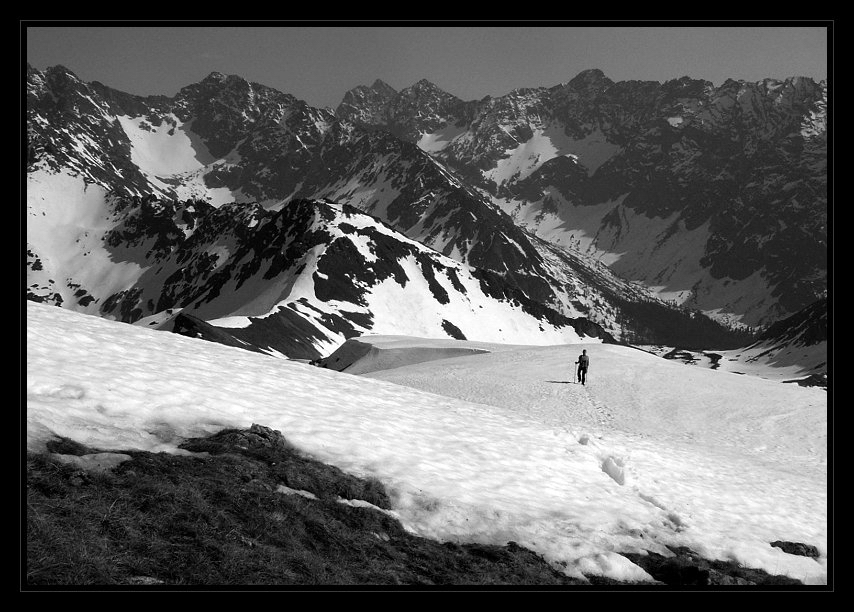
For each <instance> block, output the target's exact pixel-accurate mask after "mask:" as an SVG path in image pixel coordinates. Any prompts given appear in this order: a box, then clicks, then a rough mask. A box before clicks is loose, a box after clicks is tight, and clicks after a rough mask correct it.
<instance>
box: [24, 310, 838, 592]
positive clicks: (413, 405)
mask: <svg viewBox="0 0 854 612" xmlns="http://www.w3.org/2000/svg"><path fill="white" fill-rule="evenodd" d="M585 347H586V348H588V353H591V350H594V349H597V348H598V349H599V350H606V349H607V350H617V349H618V348H619V347H606V346H604V345H595V344H591V345H585ZM575 348H578V347H572V351H571V352H572V354H574V352H575V350H574V349H575ZM559 349H563V350H564V351H566V350H568V349H567V347H543V348H542V349H531V348H527V349H521V350H507V351H503V352H499V353H494V354H490V355H476V356H473V357H469V358H466V359H468V360H471V361H472V362H474V361H476V360H480V359H483V358H484V357H486V358H494V357H500V356H504V357H506V358H507V359H508V360H510V361H512V362H513V363H515V366H516V369H515V370H513V369H505V370H503V371H502V372H503V374H504V375H505V376H511V373H512V372H514V371H515V372H517V376H521V372H522V371H523V370H524V369H525V368H528V370H529V372H530V371H531V370H539V371H540V378H543V374H546V375H549V374H554V372H549V371H548V366H547V364H546V366H544V365H543V361H542V360H540V361H539V362H537V360H536V359H535V358H536V353H537V350H542V351H546V352H547V351H549V350H552V351H556V350H559ZM621 350H629V349H621ZM638 353H639V354H640V355H644V354H643V353H640V352H638ZM603 354H604V353H603ZM646 357H649V356H646ZM596 358H597V355H596V354H595V353H593V358H592V359H591V361H592V362H593V364H596V363H597V361H596ZM649 358H650V359H653V358H652V357H649ZM614 359H616V357H614ZM448 361H449V362H450V361H456V362H459V361H460V360H459V359H456V360H448ZM546 361H547V360H546ZM603 361H604V360H603ZM661 361H663V360H661ZM431 363H432V364H434V367H435V366H436V364H437V363H438V362H431ZM656 363H657V362H656ZM419 365H420V366H423V367H429V366H430V364H419ZM603 365H604V364H603ZM663 365H672V366H675V367H682V368H684V369H687V368H685V366H678V365H677V364H668V363H664V364H663ZM413 367H416V366H408V368H413ZM594 367H595V366H594V365H591V384H592V381H596V380H598V379H599V378H598V377H600V376H601V378H604V374H605V373H604V372H600V371H597V370H596V369H594ZM408 368H401V370H405V369H408ZM389 372H394V370H392V371H389ZM707 373H708V374H716V373H713V372H707ZM594 376H596V377H597V378H594ZM730 376H732V375H730ZM490 378H491V377H490V376H488V375H484V377H482V379H481V381H486V380H487V379H490ZM491 379H492V381H493V383H496V382H497V380H496V379H495V378H494V377H492V378H491ZM548 379H550V380H565V379H566V378H565V377H564V378H563V379H560V378H557V377H554V376H551V377H549V378H548ZM465 383H467V381H465V380H461V381H460V383H459V384H458V385H457V386H462V385H463V384H465ZM480 384H482V382H475V383H473V385H474V386H478V385H480ZM692 384H695V385H696V384H700V383H697V382H696V381H695V382H694V383H692ZM769 384H770V383H769ZM674 386H676V385H675V384H674ZM779 386H781V387H784V388H788V386H784V385H779ZM561 387H563V388H565V389H566V390H567V392H568V391H569V390H570V388H571V387H575V386H573V385H561ZM505 388H506V387H505ZM592 389H593V387H592V386H591V387H590V388H587V389H585V388H582V387H580V386H577V388H575V389H573V390H574V391H579V392H580V393H582V394H587V393H588V392H591V391H592ZM519 394H520V395H521V394H522V391H521V390H520V391H519ZM591 395H592V393H591ZM754 395H755V394H754ZM579 397H583V396H579ZM566 398H569V396H568V395H567V396H566ZM481 399H482V400H487V401H481V402H478V403H475V402H471V401H463V400H460V399H455V398H452V397H447V396H441V395H436V394H431V393H427V392H425V391H421V390H417V389H413V388H408V387H404V386H401V385H397V384H392V383H390V382H387V381H383V380H379V379H377V378H376V377H373V378H368V377H358V376H350V375H347V374H341V373H337V372H332V371H328V370H323V369H318V368H313V367H311V366H308V365H305V364H301V363H296V362H289V361H285V360H281V359H273V358H270V357H267V356H263V355H258V354H255V353H251V352H248V351H242V350H240V349H234V348H230V347H225V346H221V345H217V344H213V343H207V342H204V341H200V340H193V339H189V338H184V337H181V336H177V335H174V334H168V333H164V332H156V331H152V330H147V329H140V328H137V327H135V326H129V325H125V324H121V323H115V322H111V321H106V320H103V319H100V318H97V317H92V316H86V315H82V314H79V313H74V312H70V311H67V310H64V309H60V308H55V307H49V306H45V305H42V304H37V303H32V302H28V304H27V447H28V449H31V450H41V449H43V448H44V444H45V442H46V441H47V440H48V439H50V436H52V435H62V436H67V437H69V438H72V439H74V440H77V441H78V442H81V443H83V444H87V445H91V446H94V447H97V448H101V449H104V450H122V449H132V448H135V449H142V450H151V451H167V452H178V451H177V445H178V444H179V443H180V441H181V440H182V439H183V438H185V437H189V436H198V435H204V434H206V433H208V434H209V433H213V432H215V431H218V430H219V429H221V428H224V427H248V426H249V425H251V424H252V423H260V424H263V425H266V426H269V427H272V428H274V429H279V430H280V431H282V433H283V434H284V435H285V437H286V438H287V439H288V440H289V441H291V442H292V443H293V444H295V445H296V446H297V447H298V448H301V449H302V450H304V451H305V452H307V453H310V454H311V455H313V456H314V457H316V458H318V459H320V460H321V461H325V462H328V463H331V464H333V465H337V466H338V467H340V468H341V469H344V470H346V471H348V472H351V473H353V474H355V475H357V476H369V475H370V476H375V477H377V478H379V479H380V480H381V481H382V482H383V483H384V484H385V485H386V486H387V487H388V489H389V491H390V494H391V496H392V499H393V506H394V508H393V509H394V511H395V512H397V513H398V514H399V515H400V517H401V520H402V522H403V523H404V525H405V526H407V528H409V529H411V530H413V531H415V532H417V533H419V534H422V535H425V536H430V537H437V538H441V539H456V540H461V541H472V540H475V541H481V542H491V543H498V544H503V543H506V542H507V541H508V540H514V541H516V542H518V543H519V544H521V545H523V546H529V547H530V548H532V549H534V550H536V551H538V552H539V553H541V554H543V555H545V556H546V558H548V559H550V560H552V561H555V562H562V563H566V571H567V573H569V574H572V575H580V573H581V572H586V573H599V574H602V575H606V576H611V577H614V578H618V579H624V580H625V579H637V580H648V579H649V577H648V576H647V575H646V574H645V572H643V570H641V569H640V568H638V567H637V566H635V565H634V564H632V563H630V562H629V561H628V560H627V559H625V557H621V556H619V555H618V554H617V553H618V552H620V551H624V552H625V551H630V550H655V551H658V550H662V548H661V547H662V545H663V544H679V543H681V544H685V545H690V546H691V547H692V548H694V549H695V550H697V551H698V552H701V553H706V554H710V555H718V556H724V557H727V556H728V557H731V558H736V559H739V560H742V561H744V562H748V563H749V564H751V565H754V566H758V567H763V568H765V569H767V570H768V571H776V572H779V573H787V574H790V575H793V576H795V577H798V578H801V579H804V580H807V581H809V582H819V583H821V582H826V571H827V570H826V558H824V557H823V558H822V559H820V560H819V562H816V561H814V560H812V559H806V558H801V557H794V556H792V555H787V554H785V553H783V552H782V551H779V550H778V549H775V548H771V547H770V545H769V544H768V543H769V542H770V541H773V540H776V539H791V540H798V541H804V542H807V543H811V544H815V545H817V546H819V548H820V549H821V550H822V551H823V552H825V551H826V550H827V546H826V510H825V503H826V489H825V487H824V485H823V483H821V482H816V481H815V479H814V478H811V477H805V475H804V474H802V473H801V472H799V463H797V462H792V463H790V464H785V465H784V464H775V463H772V462H766V463H761V462H755V461H753V459H752V457H745V456H743V455H741V454H739V453H738V452H736V450H734V449H730V448H721V449H717V450H716V449H714V448H708V447H705V446H702V445H698V444H690V443H688V442H681V443H676V442H670V441H665V442H661V441H659V440H657V439H655V437H654V436H653V435H652V434H651V433H650V435H642V433H638V432H632V431H628V432H626V431H620V430H618V429H615V428H608V427H605V426H601V427H591V426H590V425H592V424H593V423H592V422H584V421H583V420H581V419H574V418H565V419H563V418H561V419H558V418H557V417H554V415H552V416H553V417H554V420H553V421H551V422H550V421H549V420H548V419H546V418H540V419H537V418H531V414H535V412H534V411H528V412H527V413H525V414H522V413H514V412H513V411H512V410H508V409H503V410H502V409H500V408H497V407H495V406H492V405H489V404H488V402H489V401H491V400H490V396H489V395H486V396H485V397H483V398H481ZM747 399H749V396H748V398H747ZM594 400H595V401H593V400H591V402H592V407H591V406H590V405H587V408H589V409H590V410H591V412H592V413H596V411H597V409H596V404H595V402H596V401H599V402H600V404H601V406H602V407H604V406H606V404H605V399H603V398H596V397H595V395H594ZM534 403H535V402H530V404H531V405H533V404H534ZM747 403H748V404H749V401H748V402H747ZM576 404H577V405H579V406H581V405H582V404H583V402H582V401H581V400H579V401H578V402H576ZM748 407H749V406H748ZM608 408H609V409H612V410H613V411H614V413H616V414H619V413H620V411H618V410H616V409H614V408H613V407H611V406H608ZM629 409H634V407H629V408H628V409H627V410H629ZM570 412H571V411H570ZM576 413H578V414H580V413H581V409H578V410H576ZM661 429H662V430H663V429H666V426H665V425H662V426H661ZM621 470H622V471H621ZM620 474H622V476H621V478H622V480H623V484H622V485H621V484H619V483H618V482H617V481H616V480H615V476H616V477H617V480H619V479H620V476H619V475H620Z"/></svg>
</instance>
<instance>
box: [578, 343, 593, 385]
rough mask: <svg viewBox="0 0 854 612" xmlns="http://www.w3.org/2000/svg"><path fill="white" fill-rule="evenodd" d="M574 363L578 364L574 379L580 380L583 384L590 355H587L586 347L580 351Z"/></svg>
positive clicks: (585, 379)
mask: <svg viewBox="0 0 854 612" xmlns="http://www.w3.org/2000/svg"><path fill="white" fill-rule="evenodd" d="M575 363H576V364H577V365H578V371H577V372H576V373H575V380H576V381H578V380H580V381H581V384H582V385H583V384H584V383H585V382H586V381H587V368H588V366H589V365H590V357H588V356H587V349H584V350H582V351H581V355H579V356H578V361H576V362H575Z"/></svg>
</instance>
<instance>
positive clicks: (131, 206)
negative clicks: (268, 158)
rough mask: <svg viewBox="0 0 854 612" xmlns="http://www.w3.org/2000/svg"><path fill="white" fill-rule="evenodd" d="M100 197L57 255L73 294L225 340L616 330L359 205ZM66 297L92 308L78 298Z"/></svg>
mask: <svg viewBox="0 0 854 612" xmlns="http://www.w3.org/2000/svg"><path fill="white" fill-rule="evenodd" d="M57 176H62V175H48V177H52V178H53V179H54V180H55V179H56V177H57ZM31 180H33V181H34V180H35V178H32V179H31ZM93 193H94V194H95V195H94V196H93V197H95V198H96V200H97V204H98V206H92V207H91V209H92V210H94V211H96V213H97V214H95V213H92V215H93V218H94V219H95V220H96V221H98V222H99V223H101V225H100V226H98V225H97V223H95V222H94V221H93V222H92V225H91V227H86V228H75V230H74V232H71V233H69V234H70V237H69V240H68V242H69V243H70V242H71V238H74V237H75V236H78V235H87V234H88V232H90V231H91V232H92V233H93V234H94V236H93V237H92V239H91V243H92V244H89V242H86V243H85V244H84V245H83V246H82V247H81V246H79V245H78V246H77V247H76V250H75V249H73V248H71V246H70V245H69V247H68V249H67V251H63V252H62V253H61V254H60V255H59V256H57V257H56V259H57V260H58V261H59V262H60V263H61V264H65V265H67V266H69V267H68V268H67V270H68V276H67V277H66V278H67V279H69V280H68V283H67V284H68V289H67V292H69V291H71V290H72V289H73V288H74V287H75V286H76V285H83V286H85V287H89V286H92V287H94V288H93V289H91V292H90V293H87V294H85V295H86V296H88V300H87V301H86V309H87V310H88V311H89V312H92V313H99V314H101V315H104V316H108V317H111V318H118V319H120V320H123V321H125V322H128V323H136V324H138V325H145V326H148V327H156V328H158V329H167V330H176V328H177V331H182V330H184V329H185V328H190V329H189V333H191V334H193V335H201V337H205V338H208V339H211V340H215V341H224V342H226V343H227V344H232V345H235V346H245V347H247V348H253V349H255V350H264V351H267V352H271V353H273V354H278V355H285V356H288V357H292V358H302V359H315V358H318V357H320V356H323V355H326V354H328V353H330V352H331V351H333V350H334V349H335V348H336V347H337V346H338V345H340V344H341V343H342V342H344V340H346V339H347V338H350V337H353V336H357V335H360V334H362V333H365V332H369V331H372V332H374V333H390V334H407V335H418V336H427V337H439V338H443V337H444V338H448V337H454V338H467V339H471V340H484V341H494V342H525V343H529V344H530V343H533V344H551V343H560V342H574V341H578V340H579V339H580V338H601V339H610V336H609V335H608V334H607V333H606V332H604V331H603V330H602V329H601V328H600V327H599V326H597V325H596V324H595V323H592V322H590V321H588V320H587V319H585V318H583V317H575V318H573V319H570V318H568V317H566V316H563V315H561V314H560V313H559V312H557V311H556V310H553V309H549V308H547V307H545V306H543V305H542V304H539V303H537V302H534V301H532V300H530V299H529V298H527V297H526V296H525V295H524V294H523V293H522V292H520V291H519V290H518V289H516V288H515V287H514V286H513V285H511V284H509V283H507V282H506V281H505V280H504V279H503V278H502V277H500V276H499V275H496V274H494V273H490V272H487V271H484V270H479V269H476V268H471V267H469V266H467V265H465V264H463V263H460V262H458V261H456V260H453V259H450V258H448V257H445V256H443V255H441V254H439V253H437V252H436V251H433V250H431V249H429V248H427V247H425V246H423V245H421V244H420V243H418V242H415V241H414V240H411V239H409V238H407V237H405V236H403V235H401V234H399V233H398V232H396V231H394V230H392V229H391V228H389V227H388V226H386V225H384V224H382V223H381V222H379V221H378V220H377V219H375V218H373V217H371V216H368V215H366V214H364V213H362V212H360V211H358V210H357V209H355V208H353V207H349V206H339V205H337V204H331V203H328V202H320V201H311V200H294V201H291V202H289V203H287V204H283V205H281V206H279V207H277V209H276V210H265V209H264V208H262V207H260V206H258V205H249V204H243V205H241V204H236V203H231V204H226V205H223V206H220V207H219V208H214V207H212V206H211V205H209V204H205V203H203V202H195V203H193V202H188V203H185V204H183V205H175V204H173V203H171V202H169V201H166V202H161V201H158V200H154V199H146V200H142V201H134V202H128V201H126V200H116V201H111V204H110V205H108V203H107V199H106V198H105V197H104V194H103V191H102V190H100V191H99V190H94V191H93ZM28 195H29V196H30V197H31V198H32V199H33V205H32V206H31V210H30V215H31V217H35V218H36V219H38V217H39V213H40V212H45V211H43V210H42V209H41V208H39V207H38V206H36V204H38V203H39V202H40V200H39V199H38V197H37V192H36V191H35V190H34V191H33V192H32V193H31V194H28ZM81 206H82V204H81ZM46 208H47V210H48V211H50V212H51V215H52V216H51V217H45V218H50V219H53V218H54V215H55V214H56V213H55V212H53V211H52V209H51V208H50V207H46ZM70 214H71V215H72V217H73V218H79V217H80V216H79V215H77V214H76V213H75V212H74V211H71V213H70ZM108 221H110V222H111V224H110V223H109V222H108ZM45 225H46V224H45V222H42V224H41V227H44V226H45ZM48 227H50V226H48ZM96 230H100V233H98V232H96ZM57 233H60V232H57ZM98 236H103V240H101V241H99V240H97V237H98ZM31 237H32V240H31V243H30V249H31V251H32V252H33V260H32V261H31V267H32V268H39V267H42V268H46V267H48V266H50V265H51V263H52V262H53V259H54V258H53V254H54V253H55V252H57V251H56V249H57V243H58V241H56V240H55V239H52V234H47V235H46V236H45V237H44V242H42V241H41V240H39V239H40V238H41V237H42V236H41V235H40V234H38V233H36V232H33V233H32V234H31ZM59 244H62V243H59ZM74 244H75V245H77V243H74ZM43 245H44V246H43ZM44 253H47V254H48V255H44ZM36 254H39V255H36ZM37 256H41V257H43V258H44V263H42V259H35V258H36V257H37ZM49 257H50V258H49ZM96 257H97V260H95V258H96ZM71 263H79V266H80V269H81V270H85V272H79V273H78V268H77V267H72V266H71ZM84 263H85V264H89V268H85V267H83V266H84ZM52 268H53V270H57V269H62V268H60V267H59V266H58V265H53V266H52ZM37 272H38V273H41V275H42V276H44V275H45V274H46V272H45V271H43V270H41V269H39V270H34V272H33V278H39V277H38V275H37V274H36V273H37ZM73 273H76V274H77V276H72V274H73ZM95 273H98V274H99V275H100V276H98V277H97V278H95V279H94V280H91V281H90V276H92V275H93V274H95ZM87 275H88V276H87ZM101 277H104V278H109V279H110V281H111V282H110V283H106V282H104V281H102V280H101ZM48 280H51V279H48ZM87 281H90V282H91V284H86V283H87ZM45 282H47V281H45ZM31 284H32V285H37V284H38V283H31ZM99 290H100V291H101V292H99ZM67 292H66V293H67ZM54 293H55V292H54ZM29 294H30V296H31V297H32V299H40V300H42V301H49V302H53V303H56V302H58V300H57V299H56V298H55V297H54V296H53V295H52V294H51V293H50V287H49V286H45V287H42V286H36V287H33V286H31V287H30V289H29ZM84 297H85V296H84ZM65 298H67V299H69V301H72V304H73V303H74V300H77V303H78V305H80V300H78V299H77V297H76V296H68V295H66V296H65ZM80 299H83V298H80ZM79 307H81V306H79ZM205 322H207V325H208V326H206V324H205ZM209 325H213V326H214V327H215V328H218V329H212V328H210V327H209Z"/></svg>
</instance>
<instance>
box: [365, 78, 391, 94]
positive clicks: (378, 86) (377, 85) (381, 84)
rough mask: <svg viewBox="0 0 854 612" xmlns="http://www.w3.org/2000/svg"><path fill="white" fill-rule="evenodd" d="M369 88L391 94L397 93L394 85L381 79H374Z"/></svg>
mask: <svg viewBox="0 0 854 612" xmlns="http://www.w3.org/2000/svg"><path fill="white" fill-rule="evenodd" d="M371 89H373V90H374V91H377V92H380V93H389V94H392V95H394V94H396V93H397V90H396V89H395V88H394V87H392V86H391V85H389V84H388V83H386V82H385V81H383V80H382V79H377V80H375V81H374V82H373V84H372V85H371Z"/></svg>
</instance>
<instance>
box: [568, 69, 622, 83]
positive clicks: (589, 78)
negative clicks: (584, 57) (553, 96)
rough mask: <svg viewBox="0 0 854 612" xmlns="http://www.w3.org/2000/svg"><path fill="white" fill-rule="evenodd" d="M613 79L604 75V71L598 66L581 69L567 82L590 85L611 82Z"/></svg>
mask: <svg viewBox="0 0 854 612" xmlns="http://www.w3.org/2000/svg"><path fill="white" fill-rule="evenodd" d="M612 82H613V81H611V79H609V78H608V77H606V76H605V73H604V72H602V71H601V70H599V69H598V68H588V69H587V70H582V71H581V72H579V73H578V74H577V75H575V77H574V78H573V79H572V80H571V81H570V82H569V85H572V86H578V85H584V86H588V87H589V86H590V85H598V84H602V83H605V84H611V83H612Z"/></svg>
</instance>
